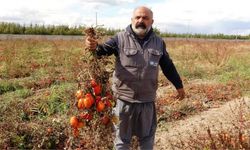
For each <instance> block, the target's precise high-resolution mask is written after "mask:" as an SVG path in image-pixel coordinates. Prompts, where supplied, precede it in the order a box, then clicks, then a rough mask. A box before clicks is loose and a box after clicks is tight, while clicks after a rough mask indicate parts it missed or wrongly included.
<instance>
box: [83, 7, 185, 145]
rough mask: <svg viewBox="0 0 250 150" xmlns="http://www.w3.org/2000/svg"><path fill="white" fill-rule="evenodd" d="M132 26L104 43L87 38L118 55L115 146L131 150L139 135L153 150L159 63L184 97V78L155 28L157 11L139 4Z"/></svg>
mask: <svg viewBox="0 0 250 150" xmlns="http://www.w3.org/2000/svg"><path fill="white" fill-rule="evenodd" d="M131 21H132V23H131V25H129V26H128V27H127V28H126V30H125V31H123V32H120V33H118V34H117V35H115V36H114V37H113V38H111V39H110V40H108V41H107V42H105V43H104V44H98V43H97V41H96V40H94V39H92V38H90V37H87V38H86V41H85V42H86V43H85V44H86V46H87V47H88V48H90V49H91V50H96V52H97V55H112V54H114V55H115V56H116V62H115V71H114V73H113V85H112V90H113V92H114V95H115V97H116V98H117V105H116V108H115V114H116V115H117V116H118V117H119V119H120V122H119V124H118V125H116V126H115V129H116V138H115V141H114V144H115V148H116V149H119V150H128V149H129V147H130V142H131V137H132V136H133V135H135V136H137V137H138V139H139V146H140V149H143V150H144V149H145V150H151V149H153V145H154V137H155V131H156V126H157V125H156V124H157V120H156V110H155V103H154V101H155V98H156V90H157V81H158V79H157V78H158V71H159V70H158V68H159V65H160V66H161V69H162V71H163V73H164V75H165V76H166V77H167V79H168V80H169V81H171V82H172V83H173V85H174V86H175V88H176V89H177V92H178V98H179V99H183V98H184V96H185V92H184V89H183V85H182V81H181V79H180V76H179V74H178V72H177V71H176V68H175V66H174V64H173V63H172V60H171V59H170V58H169V55H168V53H167V52H166V45H165V43H164V41H163V40H162V39H161V38H160V37H158V36H156V35H155V33H154V32H153V29H152V24H153V22H154V20H153V12H152V11H151V10H150V9H149V8H147V7H144V6H141V7H137V8H136V9H135V10H134V12H133V17H132V18H131Z"/></svg>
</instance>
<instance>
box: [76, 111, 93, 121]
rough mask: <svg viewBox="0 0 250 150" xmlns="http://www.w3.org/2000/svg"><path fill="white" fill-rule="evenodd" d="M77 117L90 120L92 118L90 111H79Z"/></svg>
mask: <svg viewBox="0 0 250 150" xmlns="http://www.w3.org/2000/svg"><path fill="white" fill-rule="evenodd" d="M79 117H80V118H82V119H86V120H88V121H89V120H92V119H93V115H92V114H91V113H87V112H86V113H81V114H80V115H79Z"/></svg>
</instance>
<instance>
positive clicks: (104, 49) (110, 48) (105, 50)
mask: <svg viewBox="0 0 250 150" xmlns="http://www.w3.org/2000/svg"><path fill="white" fill-rule="evenodd" d="M112 54H114V55H115V56H117V55H118V37H117V36H114V37H112V38H110V39H109V40H107V41H106V42H104V43H103V44H98V45H97V55H98V56H102V55H108V56H110V55H112Z"/></svg>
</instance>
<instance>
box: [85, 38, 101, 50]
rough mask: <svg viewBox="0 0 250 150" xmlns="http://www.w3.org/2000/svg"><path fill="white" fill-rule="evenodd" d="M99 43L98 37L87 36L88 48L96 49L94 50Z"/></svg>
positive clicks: (86, 43) (86, 44)
mask: <svg viewBox="0 0 250 150" xmlns="http://www.w3.org/2000/svg"><path fill="white" fill-rule="evenodd" d="M97 44H98V42H97V40H96V39H94V38H91V37H89V36H87V37H86V40H85V46H86V48H88V49H90V50H93V51H94V50H96V47H97Z"/></svg>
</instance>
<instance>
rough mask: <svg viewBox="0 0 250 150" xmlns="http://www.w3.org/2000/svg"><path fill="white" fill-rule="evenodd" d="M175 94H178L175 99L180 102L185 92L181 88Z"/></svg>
mask: <svg viewBox="0 0 250 150" xmlns="http://www.w3.org/2000/svg"><path fill="white" fill-rule="evenodd" d="M177 92H178V95H177V99H179V100H182V99H184V98H185V91H184V89H183V88H181V89H177Z"/></svg>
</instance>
